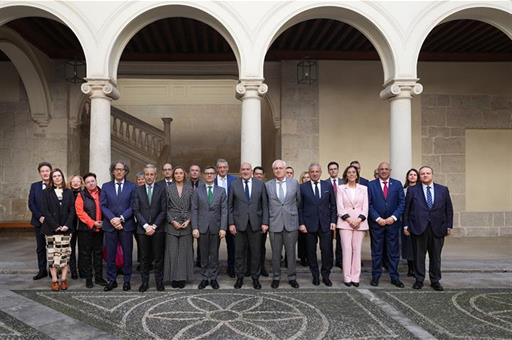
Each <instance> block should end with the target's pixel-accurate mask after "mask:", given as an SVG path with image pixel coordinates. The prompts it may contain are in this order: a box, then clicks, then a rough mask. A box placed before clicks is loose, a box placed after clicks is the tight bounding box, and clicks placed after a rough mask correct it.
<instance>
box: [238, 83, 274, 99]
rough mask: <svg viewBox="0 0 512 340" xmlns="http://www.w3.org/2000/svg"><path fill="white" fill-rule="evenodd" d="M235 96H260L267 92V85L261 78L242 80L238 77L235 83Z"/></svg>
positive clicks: (240, 97)
mask: <svg viewBox="0 0 512 340" xmlns="http://www.w3.org/2000/svg"><path fill="white" fill-rule="evenodd" d="M235 91H236V97H237V98H238V99H242V98H247V97H262V96H264V95H265V93H267V91H268V86H267V84H265V83H264V82H263V80H252V79H251V80H244V79H240V81H239V82H238V84H236V88H235Z"/></svg>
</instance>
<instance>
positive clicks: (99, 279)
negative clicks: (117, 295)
mask: <svg viewBox="0 0 512 340" xmlns="http://www.w3.org/2000/svg"><path fill="white" fill-rule="evenodd" d="M94 283H96V284H97V285H100V286H106V285H108V282H107V281H105V279H104V278H102V277H97V278H95V279H94Z"/></svg>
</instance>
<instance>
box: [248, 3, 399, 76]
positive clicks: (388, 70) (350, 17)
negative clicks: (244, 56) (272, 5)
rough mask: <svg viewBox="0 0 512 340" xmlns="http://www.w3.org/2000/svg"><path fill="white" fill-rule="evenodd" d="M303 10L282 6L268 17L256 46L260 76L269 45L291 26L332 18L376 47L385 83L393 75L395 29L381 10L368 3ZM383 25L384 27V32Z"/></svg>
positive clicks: (307, 5)
mask: <svg viewBox="0 0 512 340" xmlns="http://www.w3.org/2000/svg"><path fill="white" fill-rule="evenodd" d="M299 5H300V6H302V7H299V8H296V9H291V8H288V7H286V8H285V7H283V10H276V11H275V12H274V13H273V14H271V15H270V17H267V18H266V19H267V20H265V24H266V25H268V24H269V23H270V25H268V26H269V27H270V29H269V30H266V32H265V33H266V35H265V36H263V37H262V41H260V44H258V45H257V46H258V48H259V49H260V50H261V51H262V52H263V55H261V56H260V60H259V68H260V72H261V74H263V72H262V70H263V65H264V61H265V55H266V53H267V51H268V49H269V48H270V46H271V45H272V43H273V41H274V40H275V39H277V37H279V35H280V34H281V33H283V32H284V31H285V30H287V29H288V28H290V27H291V26H293V25H295V24H297V23H299V22H302V21H306V20H310V19H320V18H322V19H333V20H337V21H341V22H344V23H347V24H349V25H351V26H353V27H354V28H356V29H357V30H359V31H360V32H361V33H362V34H363V35H364V36H365V37H366V38H367V39H368V40H369V41H370V42H371V43H372V44H373V46H374V47H375V49H376V50H377V53H378V54H379V57H380V60H381V63H382V68H383V74H384V83H386V82H387V81H389V80H390V79H392V78H394V76H395V69H396V67H395V61H396V57H395V53H396V52H395V51H394V49H393V46H394V45H397V44H393V41H394V40H393V39H394V32H395V27H394V26H392V25H391V22H392V21H391V20H387V19H386V18H384V17H382V15H381V14H380V13H381V10H379V9H377V8H375V7H374V6H378V5H374V4H371V3H367V2H359V3H349V4H335V5H333V4H329V5H326V4H322V3H320V4H318V3H316V4H311V3H309V4H307V3H306V4H305V5H304V4H300V2H299ZM383 26H386V27H385V28H386V29H384V28H383Z"/></svg>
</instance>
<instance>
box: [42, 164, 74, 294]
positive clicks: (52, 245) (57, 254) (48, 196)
mask: <svg viewBox="0 0 512 340" xmlns="http://www.w3.org/2000/svg"><path fill="white" fill-rule="evenodd" d="M41 208H42V209H41V210H42V212H43V215H44V216H45V220H44V223H43V227H42V232H43V234H44V235H45V238H46V253H47V259H48V265H49V267H50V273H51V276H52V283H51V289H52V290H53V291H59V290H66V289H68V281H67V275H68V263H69V256H70V255H71V247H70V242H71V234H72V233H74V226H73V220H74V218H75V198H74V196H73V192H72V191H71V190H70V189H68V188H66V180H65V179H64V174H63V173H62V170H60V169H54V170H53V171H52V172H51V173H50V182H49V184H48V187H47V188H46V189H45V190H44V192H43V199H42V207H41ZM59 271H60V273H61V277H60V282H59V277H58V272H59Z"/></svg>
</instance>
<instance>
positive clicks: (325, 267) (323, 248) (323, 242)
mask: <svg viewBox="0 0 512 340" xmlns="http://www.w3.org/2000/svg"><path fill="white" fill-rule="evenodd" d="M304 235H305V236H306V245H307V254H308V261H309V270H310V271H311V274H312V275H313V277H315V278H318V277H319V276H320V272H321V274H322V277H325V278H329V275H330V274H331V269H332V262H333V254H332V231H330V230H329V231H327V232H322V231H321V230H318V231H317V232H314V233H307V234H304ZM318 240H320V254H321V256H322V267H321V270H319V269H318V259H317V257H316V245H317V243H318Z"/></svg>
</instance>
